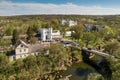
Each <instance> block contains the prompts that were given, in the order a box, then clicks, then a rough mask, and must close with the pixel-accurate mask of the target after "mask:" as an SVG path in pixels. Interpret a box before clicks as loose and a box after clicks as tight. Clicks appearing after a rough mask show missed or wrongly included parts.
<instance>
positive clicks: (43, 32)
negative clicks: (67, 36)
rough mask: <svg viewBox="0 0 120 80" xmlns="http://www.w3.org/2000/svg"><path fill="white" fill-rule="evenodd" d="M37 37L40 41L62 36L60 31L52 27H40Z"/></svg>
mask: <svg viewBox="0 0 120 80" xmlns="http://www.w3.org/2000/svg"><path fill="white" fill-rule="evenodd" d="M38 34H39V36H38V39H39V40H41V41H52V40H53V39H57V38H62V36H61V34H60V31H59V30H56V31H53V29H52V28H48V29H47V28H42V29H40V30H39V32H38Z"/></svg>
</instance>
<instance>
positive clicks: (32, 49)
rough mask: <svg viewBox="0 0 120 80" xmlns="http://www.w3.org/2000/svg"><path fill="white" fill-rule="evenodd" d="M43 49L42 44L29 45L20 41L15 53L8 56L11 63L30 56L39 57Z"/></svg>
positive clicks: (12, 52)
mask: <svg viewBox="0 0 120 80" xmlns="http://www.w3.org/2000/svg"><path fill="white" fill-rule="evenodd" d="M42 47H43V45H41V44H27V43H25V42H24V41H22V40H19V41H18V42H17V43H16V45H15V48H14V50H13V51H11V52H9V54H8V56H9V59H10V61H13V60H16V59H19V58H26V57H27V56H28V55H38V54H40V50H41V48H42Z"/></svg>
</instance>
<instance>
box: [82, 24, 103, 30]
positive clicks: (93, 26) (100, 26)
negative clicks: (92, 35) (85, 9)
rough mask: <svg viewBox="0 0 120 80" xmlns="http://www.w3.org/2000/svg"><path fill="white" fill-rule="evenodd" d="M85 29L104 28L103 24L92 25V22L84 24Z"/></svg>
mask: <svg viewBox="0 0 120 80" xmlns="http://www.w3.org/2000/svg"><path fill="white" fill-rule="evenodd" d="M84 27H85V30H86V31H94V30H97V31H101V30H103V29H104V26H102V25H92V24H84Z"/></svg>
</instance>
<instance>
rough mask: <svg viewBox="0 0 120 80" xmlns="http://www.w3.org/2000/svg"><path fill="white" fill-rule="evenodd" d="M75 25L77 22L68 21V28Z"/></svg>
mask: <svg viewBox="0 0 120 80" xmlns="http://www.w3.org/2000/svg"><path fill="white" fill-rule="evenodd" d="M76 25H77V21H73V20H70V21H69V27H71V26H76Z"/></svg>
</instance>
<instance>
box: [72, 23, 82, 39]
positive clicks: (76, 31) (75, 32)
mask: <svg viewBox="0 0 120 80" xmlns="http://www.w3.org/2000/svg"><path fill="white" fill-rule="evenodd" d="M71 31H72V35H71V36H72V38H74V39H80V36H82V34H83V31H84V28H83V26H82V25H79V26H75V27H73V28H71Z"/></svg>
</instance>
